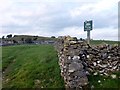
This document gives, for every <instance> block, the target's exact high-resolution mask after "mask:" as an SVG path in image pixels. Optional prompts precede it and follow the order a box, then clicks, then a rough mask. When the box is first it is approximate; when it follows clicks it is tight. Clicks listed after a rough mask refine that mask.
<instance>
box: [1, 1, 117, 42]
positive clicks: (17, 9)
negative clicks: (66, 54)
mask: <svg viewBox="0 0 120 90" xmlns="http://www.w3.org/2000/svg"><path fill="white" fill-rule="evenodd" d="M118 1H119V0H0V37H2V36H3V35H5V36H6V35H7V34H13V35H16V34H17V35H23V34H24V35H38V36H63V35H70V36H76V37H78V38H86V34H87V32H84V30H83V29H84V28H83V24H84V21H86V20H93V23H94V25H93V30H92V31H91V38H92V39H102V40H103V39H105V40H118Z"/></svg>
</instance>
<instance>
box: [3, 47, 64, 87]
mask: <svg viewBox="0 0 120 90" xmlns="http://www.w3.org/2000/svg"><path fill="white" fill-rule="evenodd" d="M2 61H3V63H2V69H3V70H4V72H5V73H4V74H3V76H4V77H5V79H4V81H3V88H39V87H43V88H45V87H47V88H64V81H63V79H62V77H61V76H60V69H59V65H58V58H57V53H56V51H55V50H54V47H53V46H51V45H24V46H22V45H21V46H9V47H3V57H2Z"/></svg>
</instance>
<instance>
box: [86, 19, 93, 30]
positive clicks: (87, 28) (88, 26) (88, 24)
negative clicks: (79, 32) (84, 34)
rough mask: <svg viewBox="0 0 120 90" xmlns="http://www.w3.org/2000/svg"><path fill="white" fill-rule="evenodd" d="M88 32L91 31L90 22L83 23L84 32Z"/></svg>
mask: <svg viewBox="0 0 120 90" xmlns="http://www.w3.org/2000/svg"><path fill="white" fill-rule="evenodd" d="M90 30H92V20H91V21H85V22H84V31H90Z"/></svg>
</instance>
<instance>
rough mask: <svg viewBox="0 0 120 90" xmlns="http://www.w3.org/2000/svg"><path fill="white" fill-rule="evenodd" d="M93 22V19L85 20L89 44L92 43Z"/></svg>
mask: <svg viewBox="0 0 120 90" xmlns="http://www.w3.org/2000/svg"><path fill="white" fill-rule="evenodd" d="M92 24H93V22H92V20H90V21H85V22H84V31H87V42H88V44H90V31H91V30H92V29H93V25H92Z"/></svg>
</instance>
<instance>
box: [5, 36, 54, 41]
mask: <svg viewBox="0 0 120 90" xmlns="http://www.w3.org/2000/svg"><path fill="white" fill-rule="evenodd" d="M27 38H31V39H32V40H55V38H51V37H43V36H32V35H14V36H13V37H11V38H5V40H16V41H21V40H22V39H27Z"/></svg>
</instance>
